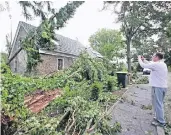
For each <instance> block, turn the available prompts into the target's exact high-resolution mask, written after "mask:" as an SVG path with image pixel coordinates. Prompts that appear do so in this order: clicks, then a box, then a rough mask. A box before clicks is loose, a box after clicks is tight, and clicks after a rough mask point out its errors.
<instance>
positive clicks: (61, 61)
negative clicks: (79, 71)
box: [58, 59, 64, 70]
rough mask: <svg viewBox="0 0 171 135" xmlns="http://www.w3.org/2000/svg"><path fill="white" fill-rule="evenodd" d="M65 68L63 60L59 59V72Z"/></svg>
mask: <svg viewBox="0 0 171 135" xmlns="http://www.w3.org/2000/svg"><path fill="white" fill-rule="evenodd" d="M63 66H64V62H63V59H58V70H62V69H63Z"/></svg>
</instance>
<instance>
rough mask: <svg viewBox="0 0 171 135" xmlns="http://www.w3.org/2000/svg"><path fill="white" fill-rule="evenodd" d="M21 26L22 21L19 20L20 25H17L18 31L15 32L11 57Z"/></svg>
mask: <svg viewBox="0 0 171 135" xmlns="http://www.w3.org/2000/svg"><path fill="white" fill-rule="evenodd" d="M20 27H21V23H20V22H19V24H18V27H17V30H16V33H15V36H14V40H13V42H12V49H11V53H10V56H9V59H10V58H11V55H12V53H13V50H14V45H15V42H16V40H17V37H18V33H19V30H20Z"/></svg>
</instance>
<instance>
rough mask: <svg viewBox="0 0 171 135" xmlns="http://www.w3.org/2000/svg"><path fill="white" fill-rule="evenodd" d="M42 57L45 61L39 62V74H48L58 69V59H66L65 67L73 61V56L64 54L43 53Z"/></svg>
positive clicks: (37, 70)
mask: <svg viewBox="0 0 171 135" xmlns="http://www.w3.org/2000/svg"><path fill="white" fill-rule="evenodd" d="M41 59H42V60H43V62H41V63H39V64H38V66H37V68H36V72H37V74H38V75H46V74H50V73H53V72H55V71H58V68H57V67H58V63H57V62H58V59H63V60H64V68H65V69H66V68H68V67H70V66H71V65H72V63H73V58H71V57H64V56H56V55H48V54H41Z"/></svg>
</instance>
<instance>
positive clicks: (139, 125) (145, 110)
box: [112, 74, 171, 135]
mask: <svg viewBox="0 0 171 135" xmlns="http://www.w3.org/2000/svg"><path fill="white" fill-rule="evenodd" d="M168 82H169V88H168V92H167V95H166V99H165V106H166V108H165V114H166V117H167V122H169V121H171V113H170V112H171V91H170V88H171V74H169V81H168ZM152 112H153V111H152V106H151V89H150V87H149V86H148V84H142V85H132V86H129V88H128V90H127V92H126V93H125V94H124V95H123V96H122V99H121V100H120V102H118V103H117V105H116V107H115V108H114V110H113V112H112V123H114V122H116V121H118V122H120V123H121V126H122V131H121V133H120V134H119V135H162V133H158V134H157V128H155V127H154V126H152V125H151V122H152V120H153V113H152ZM168 135H171V134H170V133H168Z"/></svg>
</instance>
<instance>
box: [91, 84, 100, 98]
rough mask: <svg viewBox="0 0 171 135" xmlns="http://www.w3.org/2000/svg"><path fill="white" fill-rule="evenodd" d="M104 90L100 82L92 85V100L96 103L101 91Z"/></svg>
mask: <svg viewBox="0 0 171 135" xmlns="http://www.w3.org/2000/svg"><path fill="white" fill-rule="evenodd" d="M101 89H102V84H101V83H99V82H94V83H93V84H92V85H91V98H90V99H91V100H93V101H96V100H97V99H98V98H99V94H100V91H101Z"/></svg>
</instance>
